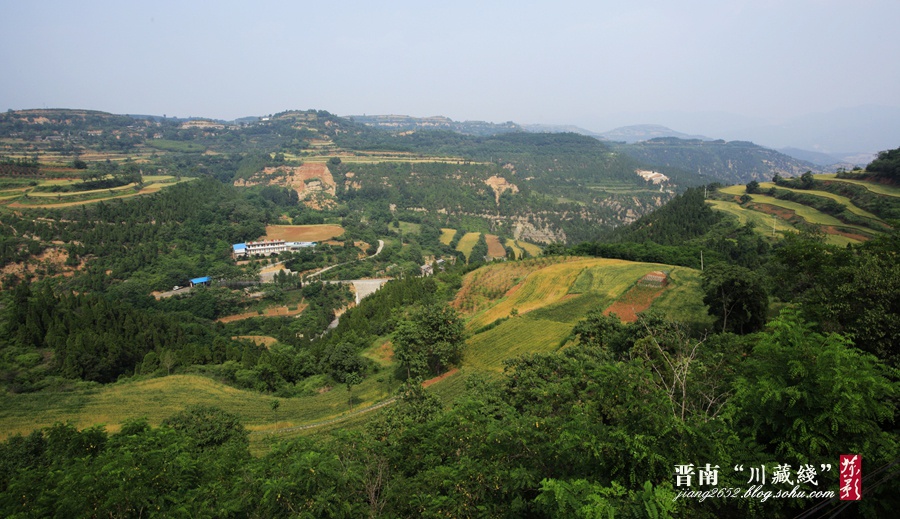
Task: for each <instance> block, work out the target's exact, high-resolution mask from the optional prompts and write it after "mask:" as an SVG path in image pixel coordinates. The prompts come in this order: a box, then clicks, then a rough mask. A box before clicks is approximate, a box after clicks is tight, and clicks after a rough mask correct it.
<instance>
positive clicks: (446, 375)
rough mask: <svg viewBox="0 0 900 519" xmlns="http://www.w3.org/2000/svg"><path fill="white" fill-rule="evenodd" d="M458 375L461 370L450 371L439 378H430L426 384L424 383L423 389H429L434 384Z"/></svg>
mask: <svg viewBox="0 0 900 519" xmlns="http://www.w3.org/2000/svg"><path fill="white" fill-rule="evenodd" d="M457 373H459V369H457V368H453V369H451V370H450V371H448V372H446V373H444V374H443V375H440V376H437V377H434V378H430V379H428V380H426V381H425V382H422V387H428V386H430V385H432V384H436V383H438V382H440V381H441V380H444V379H445V378H449V377H452V376H453V375H456V374H457Z"/></svg>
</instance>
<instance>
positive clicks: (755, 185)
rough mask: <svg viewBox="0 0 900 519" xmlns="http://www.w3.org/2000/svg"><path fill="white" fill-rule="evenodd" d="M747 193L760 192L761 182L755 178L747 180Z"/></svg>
mask: <svg viewBox="0 0 900 519" xmlns="http://www.w3.org/2000/svg"><path fill="white" fill-rule="evenodd" d="M747 193H748V194H751V195H752V194H754V193H759V182H757V181H755V180H751V181H750V182H747Z"/></svg>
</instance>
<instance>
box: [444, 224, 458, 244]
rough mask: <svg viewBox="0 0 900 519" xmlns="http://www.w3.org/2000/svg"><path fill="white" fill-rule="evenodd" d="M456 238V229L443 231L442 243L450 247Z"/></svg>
mask: <svg viewBox="0 0 900 519" xmlns="http://www.w3.org/2000/svg"><path fill="white" fill-rule="evenodd" d="M454 236H456V229H446V228H444V229H441V243H443V244H444V245H450V242H451V241H453V237H454Z"/></svg>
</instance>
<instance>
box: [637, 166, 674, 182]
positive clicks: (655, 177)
mask: <svg viewBox="0 0 900 519" xmlns="http://www.w3.org/2000/svg"><path fill="white" fill-rule="evenodd" d="M635 173H637V174H638V175H640V176H641V178H643V179H644V180H646V181H647V182H653V184H654V185H658V184H661V183H663V182H668V181H669V177H667V176H665V175H663V174H662V173H658V172H656V171H648V170H645V169H638V170H635Z"/></svg>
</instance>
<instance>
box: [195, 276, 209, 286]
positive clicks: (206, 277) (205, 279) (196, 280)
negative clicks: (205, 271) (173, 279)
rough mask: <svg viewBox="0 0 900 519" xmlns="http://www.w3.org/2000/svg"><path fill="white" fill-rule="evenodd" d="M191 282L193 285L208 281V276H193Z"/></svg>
mask: <svg viewBox="0 0 900 519" xmlns="http://www.w3.org/2000/svg"><path fill="white" fill-rule="evenodd" d="M191 283H193V284H195V285H197V284H200V283H209V276H205V277H202V278H194V279H192V280H191Z"/></svg>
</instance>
